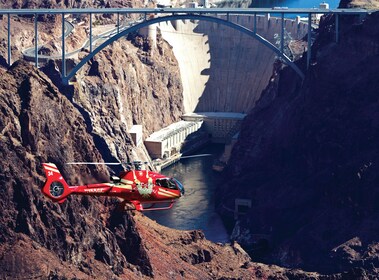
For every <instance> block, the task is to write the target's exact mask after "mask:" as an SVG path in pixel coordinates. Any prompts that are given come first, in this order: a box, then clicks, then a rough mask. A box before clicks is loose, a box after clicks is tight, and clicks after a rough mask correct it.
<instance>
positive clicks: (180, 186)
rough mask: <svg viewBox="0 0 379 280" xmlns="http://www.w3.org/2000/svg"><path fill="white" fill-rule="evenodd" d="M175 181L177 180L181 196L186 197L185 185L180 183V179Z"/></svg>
mask: <svg viewBox="0 0 379 280" xmlns="http://www.w3.org/2000/svg"><path fill="white" fill-rule="evenodd" d="M174 180H175V183H176V186H177V187H178V189H179V190H180V193H181V195H184V193H185V191H184V187H183V184H182V183H180V181H179V180H178V179H174Z"/></svg>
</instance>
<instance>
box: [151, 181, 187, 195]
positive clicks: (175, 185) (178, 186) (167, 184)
mask: <svg viewBox="0 0 379 280" xmlns="http://www.w3.org/2000/svg"><path fill="white" fill-rule="evenodd" d="M156 184H157V185H158V186H161V187H163V188H168V189H172V190H180V193H181V194H184V187H183V185H182V183H180V182H179V181H178V180H177V179H175V178H162V179H157V180H156Z"/></svg>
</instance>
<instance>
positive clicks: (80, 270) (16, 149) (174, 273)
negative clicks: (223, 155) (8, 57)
mask: <svg viewBox="0 0 379 280" xmlns="http://www.w3.org/2000/svg"><path fill="white" fill-rule="evenodd" d="M0 85H1V88H0V138H1V145H0V155H1V157H2V160H1V161H0V192H1V195H0V209H1V217H0V278H1V279H20V278H28V279H30V278H36V279H88V278H91V279H147V278H155V279H178V278H185V279H215V278H222V277H225V278H232V277H235V276H238V277H240V278H243V279H250V278H251V277H252V275H254V273H255V270H256V269H257V270H258V271H261V268H259V267H258V268H256V269H255V268H254V269H253V265H252V263H251V262H250V257H249V256H248V255H247V254H246V253H245V252H244V251H243V250H242V248H241V247H240V246H239V245H238V244H234V245H216V244H213V243H211V242H209V241H207V240H205V239H204V235H203V234H202V233H201V232H200V231H187V232H184V231H175V230H171V229H167V228H164V227H162V226H159V225H157V224H156V223H155V222H152V221H151V220H149V219H147V218H145V217H144V216H143V215H142V214H139V213H133V212H126V213H125V212H120V211H118V210H117V207H116V205H117V203H118V201H117V200H110V199H104V198H95V197H77V196H72V197H69V198H68V200H67V201H66V202H65V203H63V204H54V203H52V202H51V201H50V200H48V199H46V198H45V197H44V196H43V195H42V193H41V191H40V188H41V186H42V185H43V184H44V181H45V176H44V174H43V172H42V169H41V163H42V162H55V163H56V164H57V165H58V167H59V168H60V169H61V171H62V173H63V175H64V176H65V177H66V178H67V179H68V181H69V183H71V184H76V183H83V182H91V181H101V180H106V179H107V178H106V176H107V175H108V171H107V170H106V169H105V168H104V167H93V168H92V167H91V168H90V167H88V166H75V165H65V164H64V162H65V161H67V160H69V161H70V160H73V159H76V160H79V161H101V160H103V157H102V154H103V153H104V151H99V148H98V147H97V145H96V143H95V142H96V138H97V137H94V134H93V133H92V130H91V129H90V127H89V125H88V123H87V120H86V115H85V114H82V109H80V108H79V107H78V106H79V105H78V104H76V103H73V102H72V101H71V100H70V99H69V98H67V97H66V96H65V95H64V94H62V93H61V92H60V91H59V89H58V88H57V87H56V86H54V84H53V83H52V82H51V80H50V79H49V77H47V76H46V75H45V74H44V73H43V72H41V71H40V70H38V69H36V68H35V67H33V66H31V65H29V64H27V63H25V62H16V63H15V64H14V65H13V66H12V67H11V68H10V69H9V70H8V71H6V72H5V73H4V74H3V75H2V76H1V77H0ZM104 103H105V104H106V101H104ZM98 137H100V136H98ZM104 142H105V141H104ZM259 273H266V274H269V273H270V272H264V271H263V272H259Z"/></svg>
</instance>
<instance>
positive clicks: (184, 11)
mask: <svg viewBox="0 0 379 280" xmlns="http://www.w3.org/2000/svg"><path fill="white" fill-rule="evenodd" d="M370 12H371V11H367V10H362V9H345V10H343V9H332V10H329V9H327V10H326V9H288V8H284V7H283V8H273V9H251V8H248V9H238V8H237V9H236V8H222V9H214V8H211V9H207V8H167V9H151V8H149V9H148V8H141V9H126V8H125V9H124V8H109V9H33V10H28V9H20V10H15V9H10V10H0V14H2V15H4V14H5V15H7V19H8V40H7V46H8V64H11V51H10V50H11V41H10V30H11V29H10V24H11V21H10V18H11V17H12V16H13V15H34V27H35V40H34V42H35V47H34V54H35V55H34V60H35V64H36V66H38V59H39V58H38V47H39V46H38V16H39V15H48V14H55V15H58V16H59V15H60V16H61V17H62V19H64V18H65V17H67V16H68V15H73V14H80V15H89V22H90V26H89V39H88V43H87V45H88V46H89V53H88V55H87V56H85V57H84V58H83V59H82V60H81V61H80V62H79V63H78V64H77V65H76V66H75V67H73V68H72V69H70V71H69V72H67V69H66V57H67V55H68V53H67V52H66V47H65V38H66V36H65V34H66V33H67V26H66V25H67V24H65V21H64V20H62V36H61V40H62V45H61V46H62V51H61V54H62V55H61V57H60V58H61V60H62V81H63V82H64V83H68V82H69V81H70V79H72V78H73V77H74V76H75V74H76V73H77V72H78V71H79V70H80V69H81V67H82V66H83V65H85V64H86V63H87V62H88V61H89V60H91V59H92V58H93V57H94V56H95V55H96V54H97V53H98V52H100V51H101V50H102V49H104V48H105V47H107V46H109V45H110V44H112V43H113V42H114V41H116V40H118V39H119V38H121V37H124V36H125V35H127V34H128V33H131V32H134V31H138V30H141V29H143V28H145V29H146V28H149V27H150V26H154V25H158V24H159V25H160V28H161V29H164V28H163V26H164V25H165V24H167V23H169V22H170V23H172V25H176V24H175V22H182V23H183V22H185V21H190V22H196V21H200V22H202V23H204V24H205V25H208V26H212V25H216V26H224V27H227V28H229V29H230V30H232V32H233V33H236V34H244V36H247V37H249V38H251V39H253V41H256V42H258V43H259V45H260V46H262V47H263V48H265V49H269V50H270V51H272V52H273V53H274V54H275V55H276V56H277V57H280V58H281V59H282V61H283V62H284V63H286V64H287V65H288V66H289V67H291V68H292V69H293V70H294V71H295V72H296V73H297V74H298V75H299V76H300V77H301V78H304V73H303V71H302V70H301V69H300V68H299V67H298V66H297V65H296V64H295V63H294V62H293V61H292V60H291V58H290V57H289V56H288V55H287V54H286V53H285V44H284V41H285V36H286V30H288V29H289V28H292V30H300V33H301V34H302V35H305V34H308V50H309V51H308V52H307V62H308V65H309V63H310V57H311V53H310V46H311V28H312V25H311V23H312V17H313V15H317V14H335V15H336V16H335V39H336V41H337V42H338V36H339V34H338V33H339V32H338V29H339V27H338V23H339V17H340V16H341V15H361V16H362V15H363V16H364V15H366V14H368V13H370ZM273 13H274V14H275V15H276V17H275V18H273V17H272V18H271V19H270V14H273ZM93 14H115V15H117V24H116V27H115V29H114V30H113V31H110V32H107V34H106V36H104V38H103V40H102V43H100V44H99V45H95V44H94V42H95V39H98V38H95V37H96V36H93V35H92V28H93V24H92V15H93ZM133 14H134V15H140V20H137V21H133V22H129V23H128V24H127V25H121V24H120V15H133ZM289 15H292V16H294V15H306V16H307V17H308V22H307V24H301V23H295V22H294V20H288V19H287V16H289ZM204 24H203V26H204ZM262 26H265V27H264V28H266V29H270V28H271V30H274V29H275V30H276V31H275V32H276V34H277V38H276V39H275V40H276V42H273V40H272V38H271V40H270V38H267V36H265V35H262V33H261V32H260V31H261V30H262V28H263V27H262ZM274 27H275V28H274ZM166 31H167V29H166ZM199 32H200V31H199ZM271 35H272V34H271ZM233 47H235V46H231V48H233ZM221 56H222V54H221ZM205 70H206V69H205ZM205 72H206V71H205ZM202 74H204V73H202ZM205 74H206V73H205ZM190 103H191V102H190ZM192 103H193V102H192ZM192 103H191V104H192ZM226 103H227V101H225V104H226ZM195 109H196V108H195V105H193V104H192V105H190V106H189V108H187V109H186V111H187V112H190V111H194V110H195ZM225 111H231V110H230V108H229V109H228V108H226V110H225Z"/></svg>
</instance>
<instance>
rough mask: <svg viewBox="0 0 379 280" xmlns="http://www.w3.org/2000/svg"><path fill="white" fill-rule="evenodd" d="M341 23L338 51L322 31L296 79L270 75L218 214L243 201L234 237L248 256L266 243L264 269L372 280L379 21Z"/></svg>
mask: <svg viewBox="0 0 379 280" xmlns="http://www.w3.org/2000/svg"><path fill="white" fill-rule="evenodd" d="M340 20H341V21H340V28H341V29H340V35H341V37H340V40H339V43H338V44H337V43H335V41H334V28H335V27H334V22H335V21H334V18H333V17H332V16H329V17H328V18H327V19H326V20H324V21H323V22H322V23H321V25H320V30H319V32H318V34H317V38H316V41H315V43H314V45H313V48H312V53H313V55H312V62H311V64H312V66H311V67H310V69H309V71H308V72H307V75H306V79H305V81H303V82H301V81H300V80H298V79H297V78H296V76H295V75H294V73H293V72H291V71H290V69H284V70H283V71H280V72H279V73H276V74H275V75H274V76H273V78H272V80H271V81H270V83H269V85H268V87H267V88H266V90H265V91H264V93H263V94H262V97H261V98H260V100H259V101H258V102H257V105H256V107H255V108H254V109H253V111H252V113H251V114H250V115H249V116H248V117H247V118H246V120H245V121H244V123H243V126H242V129H241V134H240V140H239V142H238V143H237V144H236V145H235V148H234V150H233V153H232V157H231V160H230V165H229V167H228V168H227V174H226V177H227V178H228V183H227V184H225V185H224V187H223V191H222V192H221V193H222V195H221V196H219V199H220V201H221V204H220V211H221V212H222V213H223V215H225V216H228V215H229V216H230V213H228V212H227V211H225V210H223V209H226V208H232V209H233V208H234V199H235V198H245V199H250V200H251V202H252V207H251V209H250V210H249V211H248V214H247V215H246V216H244V217H241V221H240V223H239V226H238V230H239V232H240V233H243V235H241V234H240V235H238V234H236V236H235V238H236V239H237V240H239V241H241V242H244V245H245V248H249V250H253V248H254V245H255V244H254V240H253V239H254V238H252V237H253V236H254V234H265V235H267V236H268V237H267V238H269V239H270V240H269V241H270V242H269V244H270V245H269V247H266V252H265V253H266V254H263V255H261V256H260V257H261V258H262V259H263V260H265V261H268V262H275V263H277V264H281V265H284V266H291V267H293V266H296V267H302V268H305V269H308V270H313V271H322V272H329V273H330V272H341V271H344V270H348V269H354V267H360V268H361V269H362V270H363V271H364V270H367V271H366V272H365V273H367V275H376V272H375V271H376V270H375V267H378V265H379V264H378V253H377V252H378V251H377V248H378V243H377V232H378V229H379V224H378V222H377V221H378V219H377V218H378V215H379V211H378V207H377V198H378V195H379V193H378V188H377V185H378V182H379V178H378V174H379V173H378V171H379V170H378V164H377V162H378V156H379V150H378V146H377V143H378V141H379V138H378V137H379V135H378V131H379V127H378V125H379V119H378V114H377V112H378V110H379V108H378V104H379V103H378V94H377V88H378V86H379V85H378V79H377V78H376V76H377V72H378V65H379V64H378V63H379V61H378V53H379V41H378V38H379V37H378V33H379V29H378V22H379V15H378V13H374V14H372V15H370V16H368V17H367V18H366V19H365V20H364V21H363V22H360V19H359V17H341V18H340ZM300 65H305V61H304V60H303V61H301V62H300ZM230 218H231V219H232V217H230ZM236 233H237V231H236ZM246 237H247V238H246ZM249 237H250V238H249ZM255 241H256V240H255ZM251 252H254V251H251ZM252 256H254V253H252ZM370 277H371V276H370ZM372 277H373V276H372Z"/></svg>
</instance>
